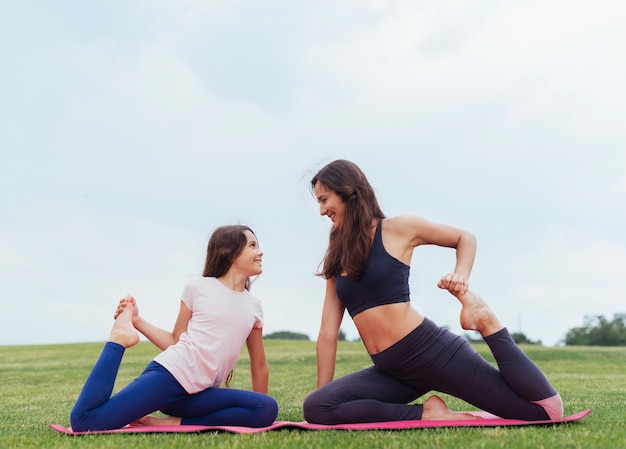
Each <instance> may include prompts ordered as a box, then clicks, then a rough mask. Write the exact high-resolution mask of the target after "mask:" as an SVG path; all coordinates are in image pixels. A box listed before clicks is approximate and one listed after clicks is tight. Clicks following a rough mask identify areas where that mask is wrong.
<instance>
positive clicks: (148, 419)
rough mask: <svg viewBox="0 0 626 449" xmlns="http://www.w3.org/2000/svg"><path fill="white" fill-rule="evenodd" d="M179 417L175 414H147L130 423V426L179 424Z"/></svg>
mask: <svg viewBox="0 0 626 449" xmlns="http://www.w3.org/2000/svg"><path fill="white" fill-rule="evenodd" d="M181 421H182V420H181V418H178V417H176V416H165V417H158V416H152V415H147V416H144V417H143V418H139V419H138V420H137V421H135V422H133V423H131V424H130V425H131V426H180V422H181Z"/></svg>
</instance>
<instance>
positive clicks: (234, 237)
mask: <svg viewBox="0 0 626 449" xmlns="http://www.w3.org/2000/svg"><path fill="white" fill-rule="evenodd" d="M244 231H250V232H252V234H254V231H253V230H252V229H250V228H249V227H248V226H244V225H228V226H220V227H219V228H217V229H216V230H215V231H213V233H212V234H211V238H210V239H209V244H208V245H207V250H206V261H205V263H204V270H203V271H202V276H204V277H216V278H218V277H220V276H224V275H225V274H226V273H227V272H228V270H230V267H231V265H232V264H233V261H234V260H235V259H236V258H237V256H239V255H240V254H241V252H242V251H243V249H244V247H245V246H246V243H248V239H247V238H246V234H244ZM251 283H252V282H251V281H250V279H249V278H248V279H247V280H246V284H245V288H246V290H250V285H251Z"/></svg>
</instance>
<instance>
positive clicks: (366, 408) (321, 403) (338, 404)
mask: <svg viewBox="0 0 626 449" xmlns="http://www.w3.org/2000/svg"><path fill="white" fill-rule="evenodd" d="M427 392H428V390H421V389H417V388H413V387H410V386H409V385H407V384H405V383H403V382H401V381H399V380H396V379H394V378H393V377H391V376H389V375H387V374H385V373H383V372H382V371H380V370H379V369H378V368H376V367H374V366H372V367H370V368H366V369H363V370H360V371H357V372H355V373H352V374H349V375H347V376H344V377H341V378H339V379H336V380H333V381H332V382H330V383H328V384H326V385H324V386H322V387H320V388H318V389H317V390H315V391H314V392H312V393H311V394H310V395H309V396H308V397H307V398H306V399H305V401H304V404H303V410H304V419H305V420H307V421H308V422H310V423H316V424H345V423H363V422H385V421H399V420H419V419H421V418H422V412H423V406H422V405H421V404H414V405H409V402H412V401H414V400H415V399H417V398H418V397H420V396H422V395H423V394H425V393H427Z"/></svg>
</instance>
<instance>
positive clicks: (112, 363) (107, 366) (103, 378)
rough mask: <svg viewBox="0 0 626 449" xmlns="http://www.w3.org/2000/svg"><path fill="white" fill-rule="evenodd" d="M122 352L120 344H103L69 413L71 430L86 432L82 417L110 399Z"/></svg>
mask: <svg viewBox="0 0 626 449" xmlns="http://www.w3.org/2000/svg"><path fill="white" fill-rule="evenodd" d="M124 351H125V349H124V347H123V346H122V345H120V344H117V343H113V342H110V341H109V342H107V343H105V345H104V348H102V352H101V353H100V357H99V358H98V360H97V361H96V364H95V365H94V367H93V369H92V370H91V373H89V376H88V377H87V380H86V381H85V385H84V386H83V389H82V391H81V393H80V395H79V396H78V399H77V400H76V403H75V404H74V408H73V409H72V411H71V413H70V425H71V426H72V428H73V430H75V431H81V430H87V429H84V427H83V426H82V425H81V421H82V417H83V416H85V415H86V414H88V413H89V411H90V410H93V409H95V408H97V407H99V406H100V405H102V404H104V403H105V402H106V401H108V400H109V398H110V397H111V393H112V392H113V386H114V385H115V378H116V377H117V372H118V370H119V367H120V363H122V357H123V356H124ZM92 430H95V429H92Z"/></svg>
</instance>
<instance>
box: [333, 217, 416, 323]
mask: <svg viewBox="0 0 626 449" xmlns="http://www.w3.org/2000/svg"><path fill="white" fill-rule="evenodd" d="M382 222H383V221H382V220H378V225H376V232H375V234H374V241H373V242H372V249H371V250H370V254H369V256H368V257H367V262H366V263H365V269H364V270H363V273H362V274H361V276H360V277H359V278H358V279H357V280H354V279H352V278H350V277H348V276H339V275H338V276H335V291H336V292H337V296H339V299H340V300H341V302H342V303H343V305H344V306H345V307H346V309H347V310H348V313H349V314H350V316H351V317H352V318H354V317H355V316H356V315H357V314H359V313H361V312H363V311H364V310H367V309H370V308H372V307H376V306H382V305H385V304H394V303H398V302H408V301H410V297H409V271H410V269H411V267H410V266H408V265H406V264H404V263H402V262H400V261H399V260H398V259H396V258H395V257H392V256H391V255H390V254H389V253H388V252H387V250H386V249H385V247H384V246H383V239H382Z"/></svg>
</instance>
